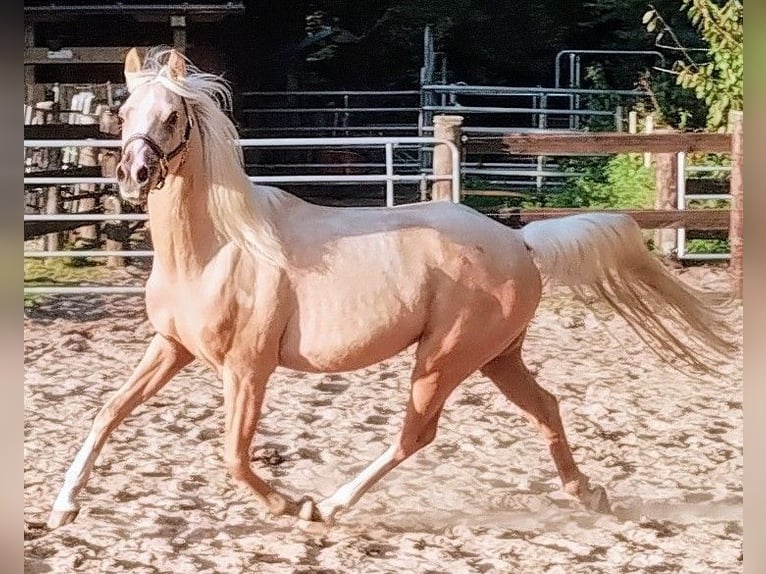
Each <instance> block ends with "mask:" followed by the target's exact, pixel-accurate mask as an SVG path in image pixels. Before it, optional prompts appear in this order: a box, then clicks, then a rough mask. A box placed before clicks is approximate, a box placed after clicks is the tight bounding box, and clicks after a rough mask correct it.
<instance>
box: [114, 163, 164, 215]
mask: <svg viewBox="0 0 766 574" xmlns="http://www.w3.org/2000/svg"><path fill="white" fill-rule="evenodd" d="M134 157H135V156H133V154H131V153H130V152H129V153H127V154H126V155H125V157H124V158H123V160H122V161H121V162H120V163H119V164H118V165H117V170H116V176H117V183H118V184H119V187H120V196H121V197H122V199H124V200H125V201H127V202H128V203H131V204H134V205H141V204H143V203H145V202H146V197H147V195H148V194H149V191H150V190H151V189H152V188H153V187H155V186H156V185H157V183H158V182H159V180H160V173H159V172H160V166H159V163H158V162H156V161H155V162H150V161H146V160H136V159H134Z"/></svg>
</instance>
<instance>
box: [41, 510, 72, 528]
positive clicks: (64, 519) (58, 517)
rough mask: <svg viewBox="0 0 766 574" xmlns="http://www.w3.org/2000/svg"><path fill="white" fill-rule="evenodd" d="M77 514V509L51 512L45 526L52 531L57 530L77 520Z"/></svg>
mask: <svg viewBox="0 0 766 574" xmlns="http://www.w3.org/2000/svg"><path fill="white" fill-rule="evenodd" d="M79 513H80V509H79V508H77V509H75V510H53V511H51V514H50V516H49V517H48V524H47V526H48V528H50V529H51V530H53V529H55V528H59V527H61V526H64V525H66V524H69V523H70V522H74V519H75V518H77V515H78V514H79Z"/></svg>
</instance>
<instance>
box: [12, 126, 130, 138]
mask: <svg viewBox="0 0 766 574" xmlns="http://www.w3.org/2000/svg"><path fill="white" fill-rule="evenodd" d="M24 139H25V140H79V139H99V140H114V139H117V140H118V139H120V138H119V137H116V136H113V135H111V134H108V133H104V132H102V131H100V130H99V126H98V124H34V125H26V126H24Z"/></svg>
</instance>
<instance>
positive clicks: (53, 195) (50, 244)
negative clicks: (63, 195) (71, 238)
mask: <svg viewBox="0 0 766 574" xmlns="http://www.w3.org/2000/svg"><path fill="white" fill-rule="evenodd" d="M58 212H59V188H58V187H56V186H55V185H52V186H50V187H49V188H48V199H47V201H46V202H45V213H47V214H49V215H55V214H57V213H58ZM45 249H46V251H58V249H59V234H58V233H49V234H48V235H46V236H45ZM53 259H55V258H51V259H50V260H51V261H52V260H53Z"/></svg>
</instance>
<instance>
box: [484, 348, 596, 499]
mask: <svg viewBox="0 0 766 574" xmlns="http://www.w3.org/2000/svg"><path fill="white" fill-rule="evenodd" d="M481 372H482V373H483V374H484V375H486V376H487V377H489V378H490V379H491V380H492V381H493V382H494V383H495V385H497V387H498V388H499V389H500V390H501V391H502V392H503V394H504V395H505V396H506V397H507V398H508V399H509V400H511V401H512V402H513V403H515V404H516V405H517V406H518V407H519V408H520V409H521V410H522V411H524V414H525V415H526V417H527V418H528V419H529V420H530V421H531V422H532V423H534V424H535V425H537V426H538V427H539V429H540V431H541V432H542V434H543V436H544V437H545V440H546V441H547V442H548V448H549V449H550V452H551V455H552V457H553V462H554V463H555V465H556V469H557V470H558V473H559V477H560V478H561V483H562V485H563V486H564V490H565V491H566V492H568V493H569V494H572V495H574V496H576V497H577V498H578V499H579V500H580V501H581V502H582V503H583V505H585V506H586V507H587V508H589V509H591V510H596V511H598V512H609V510H610V509H609V501H608V499H607V496H606V491H605V490H604V489H603V488H602V487H601V486H598V485H590V484H589V482H588V477H587V476H585V475H584V474H583V473H582V472H580V470H579V469H578V468H577V464H576V463H575V461H574V457H573V456H572V451H571V449H570V448H569V444H568V443H567V438H566V434H565V433H564V426H563V424H562V422H561V416H560V414H559V407H558V401H557V400H556V397H554V396H553V395H552V394H551V393H549V392H548V391H546V390H545V389H543V388H542V387H541V386H540V385H539V384H538V383H537V381H536V380H535V378H534V376H533V375H532V374H531V373H530V372H529V370H528V369H527V367H526V365H524V362H523V360H522V358H521V349H520V348H516V349H515V350H513V351H512V352H510V353H509V354H507V355H503V356H500V357H498V358H496V359H494V360H492V361H490V362H489V363H488V364H486V365H485V366H484V367H482V369H481Z"/></svg>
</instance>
